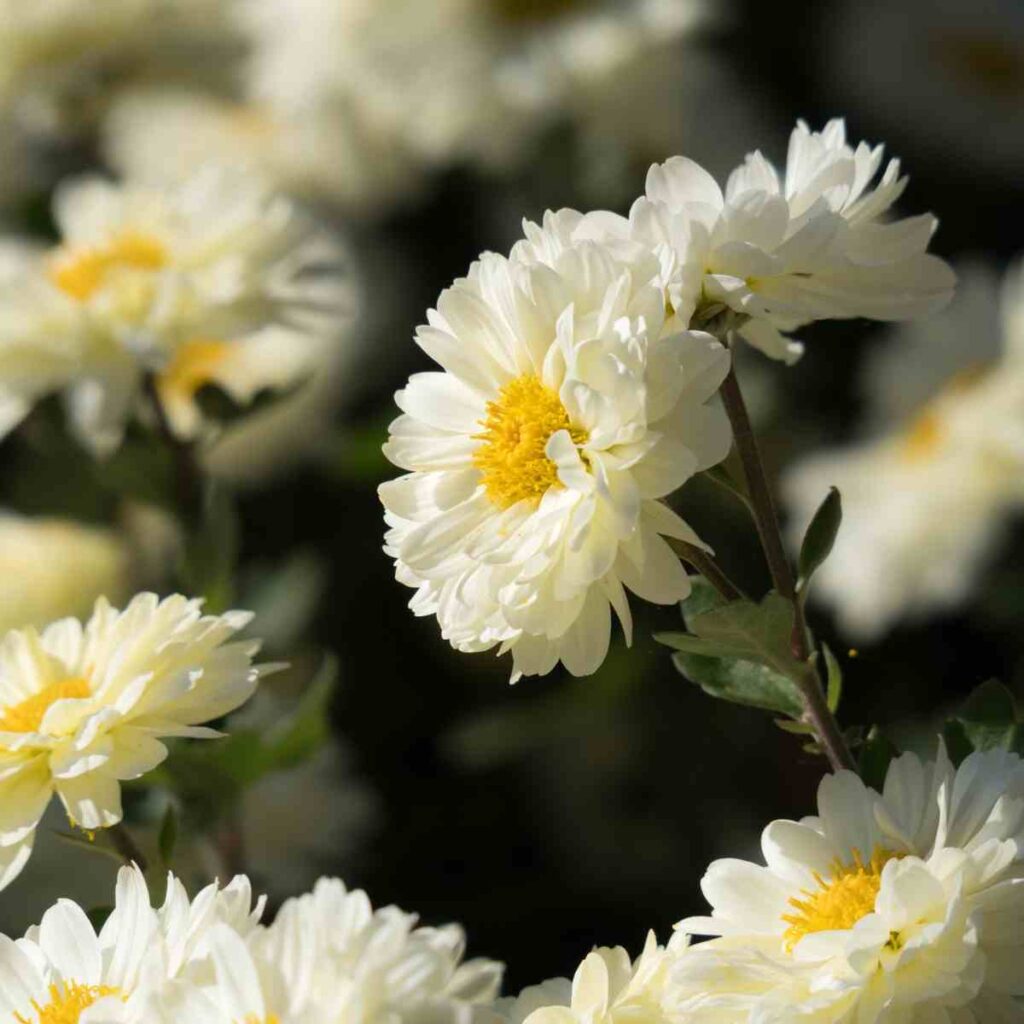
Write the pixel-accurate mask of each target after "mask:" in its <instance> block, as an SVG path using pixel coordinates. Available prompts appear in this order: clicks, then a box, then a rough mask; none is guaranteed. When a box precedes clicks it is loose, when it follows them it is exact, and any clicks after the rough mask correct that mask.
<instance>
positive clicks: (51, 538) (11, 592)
mask: <svg viewBox="0 0 1024 1024" xmlns="http://www.w3.org/2000/svg"><path fill="white" fill-rule="evenodd" d="M128 559H129V550H128V547H127V545H126V544H125V543H124V542H123V541H122V540H120V539H119V538H118V537H116V536H115V535H114V534H113V533H112V532H111V531H109V530H103V529H99V528H96V527H89V526H83V525H82V524H80V523H76V522H73V521H72V520H63V519H28V518H25V517H24V516H16V515H6V514H0V635H2V634H4V633H6V632H7V631H8V630H11V629H20V628H21V627H23V626H35V627H37V628H39V629H41V628H42V627H43V626H45V625H47V623H50V622H53V621H54V620H55V619H62V618H64V617H65V616H67V615H76V616H77V615H83V614H88V612H89V610H90V608H91V607H92V605H93V602H94V601H95V600H96V598H97V597H99V596H100V595H101V594H102V595H106V596H108V597H109V598H110V599H111V600H113V601H119V600H120V599H121V598H122V597H123V596H125V591H126V588H127V586H128V577H129V572H128Z"/></svg>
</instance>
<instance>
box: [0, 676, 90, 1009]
mask: <svg viewBox="0 0 1024 1024" xmlns="http://www.w3.org/2000/svg"><path fill="white" fill-rule="evenodd" d="M91 693H92V690H91V688H90V687H89V684H88V683H87V682H86V681H85V680H84V679H62V680H61V681H60V682H59V683H51V684H50V685H49V686H47V687H45V688H44V689H42V690H40V691H39V692H38V693H34V694H33V695H32V696H31V697H28V698H27V699H25V700H23V701H22V702H21V703H20V704H14V705H12V706H11V707H6V708H0V732H38V731H39V727H40V726H41V725H42V723H43V718H44V717H45V716H46V712H47V711H49V710H50V706H51V705H52V704H56V703H57V701H59V700H73V699H81V698H84V697H88V696H89V695H90V694H91ZM54 1019H56V1018H54ZM75 1019H76V1020H77V1018H75ZM61 1020H63V1018H61Z"/></svg>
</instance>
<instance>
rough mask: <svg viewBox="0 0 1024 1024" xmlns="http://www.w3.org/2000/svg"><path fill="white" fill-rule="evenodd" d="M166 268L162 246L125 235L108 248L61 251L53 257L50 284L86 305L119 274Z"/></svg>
mask: <svg viewBox="0 0 1024 1024" xmlns="http://www.w3.org/2000/svg"><path fill="white" fill-rule="evenodd" d="M166 265H167V250H166V249H165V248H164V246H163V243H161V242H160V241H159V240H158V239H156V238H152V237H150V236H149V235H142V234H138V233H137V232H134V231H126V232H124V234H121V235H118V236H117V237H115V238H113V239H111V241H109V242H107V243H106V244H105V245H93V246H83V247H81V248H74V247H62V248H60V249H57V250H56V252H55V253H54V254H53V256H52V262H51V265H50V280H51V281H53V283H54V284H55V285H56V286H57V287H58V288H60V290H61V291H62V292H64V293H65V294H67V295H70V296H71V298H73V299H76V300H77V301H79V302H85V301H86V300H87V299H89V298H90V297H91V296H92V294H93V293H94V292H95V291H96V290H97V289H99V288H101V287H103V285H104V284H105V283H106V281H107V278H108V277H109V275H110V274H111V273H113V272H115V271H117V270H160V269H161V268H162V267H165V266H166Z"/></svg>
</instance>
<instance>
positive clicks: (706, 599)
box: [679, 576, 729, 632]
mask: <svg viewBox="0 0 1024 1024" xmlns="http://www.w3.org/2000/svg"><path fill="white" fill-rule="evenodd" d="M728 603H729V602H728V601H727V600H726V599H725V598H724V597H722V595H721V594H720V593H719V592H718V591H717V590H715V588H714V587H713V586H712V585H711V584H710V583H708V581H707V580H706V579H704V577H703V576H691V577H690V594H689V596H688V597H687V598H686V599H685V600H683V601H680V602H679V608H680V610H681V611H682V613H683V622H684V623H685V624H686V626H687V628H688V629H691V632H692V627H691V625H690V624H691V622H692V621H693V619H694V618H696V617H697V616H698V615H703V614H704V612H709V611H711V610H712V609H714V608H721V607H722V606H723V605H726V604H728Z"/></svg>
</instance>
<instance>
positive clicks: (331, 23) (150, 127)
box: [106, 0, 711, 212]
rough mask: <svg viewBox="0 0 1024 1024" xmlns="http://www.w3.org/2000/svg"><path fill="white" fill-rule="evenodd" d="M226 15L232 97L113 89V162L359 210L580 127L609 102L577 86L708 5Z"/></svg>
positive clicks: (314, 0)
mask: <svg viewBox="0 0 1024 1024" xmlns="http://www.w3.org/2000/svg"><path fill="white" fill-rule="evenodd" d="M237 10H238V11H239V14H240V23H241V25H242V28H243V32H244V33H245V34H246V36H247V38H248V40H249V43H250V48H251V55H250V60H249V64H248V71H247V75H246V76H245V84H244V87H243V89H242V90H241V92H240V94H237V95H235V96H234V97H233V98H231V99H225V98H224V97H222V96H221V97H217V96H213V95H204V94H203V93H201V92H197V91H191V92H187V91H182V92H178V93H171V94H168V93H165V92H161V91H157V90H144V91H138V92H134V93H132V92H128V93H126V94H125V95H124V97H123V98H122V99H121V100H120V101H119V102H118V103H117V104H115V107H114V109H113V112H112V115H111V118H110V121H109V124H108V126H107V132H106V134H107V147H106V148H107V152H108V153H109V154H110V156H111V159H112V160H113V162H114V164H115V166H117V167H119V168H121V169H122V170H123V171H126V172H127V173H129V174H131V175H133V176H140V177H142V178H147V179H149V180H167V177H168V176H174V175H179V176H180V174H181V173H182V170H183V169H184V168H187V167H189V166H193V167H194V166H195V160H196V159H207V160H213V161H216V162H218V163H221V164H227V165H230V166H243V167H246V168H248V169H249V170H250V171H251V172H262V173H264V174H265V175H267V176H268V177H269V179H270V180H271V181H273V182H274V183H275V184H277V185H280V186H281V187H284V188H288V189H290V190H294V191H297V192H302V193H307V194H308V193H312V194H321V195H324V196H326V197H328V198H331V199H333V200H335V201H338V202H341V203H343V204H346V205H347V206H349V207H352V208H354V209H356V210H357V211H358V212H366V210H367V209H372V208H374V207H377V206H380V205H382V204H386V203H389V202H391V201H393V200H395V199H396V198H400V197H402V196H405V195H407V194H408V193H409V192H410V191H414V190H415V188H416V186H417V184H418V183H419V182H420V181H421V180H422V179H423V178H424V176H425V175H426V174H427V173H428V172H430V171H431V170H433V169H436V168H439V167H447V166H451V165H453V164H460V163H466V162H469V163H478V164H483V165H485V166H486V167H488V168H489V169H492V170H500V171H507V170H508V169H509V168H510V167H512V166H514V165H516V164H517V163H519V162H520V161H522V160H523V159H524V158H526V156H527V155H528V154H529V153H530V152H531V147H530V143H531V142H535V141H537V139H538V138H539V135H540V133H541V131H542V130H543V129H545V128H548V127H550V126H551V125H552V124H555V123H557V122H558V121H559V120H570V121H575V122H577V123H578V124H580V125H581V126H582V127H583V129H584V132H587V131H588V130H589V127H590V126H592V125H598V124H599V123H600V122H601V118H600V116H599V111H600V108H601V107H602V106H603V107H604V109H606V110H611V111H614V104H603V105H601V104H594V103H591V104H588V102H587V96H588V95H589V94H590V93H591V92H593V91H595V90H601V89H606V88H607V87H608V85H609V83H610V82H611V81H613V80H614V79H615V77H616V75H617V74H619V73H620V72H625V73H629V69H630V68H635V67H636V66H637V65H639V64H640V63H642V61H643V59H644V57H645V56H649V55H651V54H656V53H660V52H661V51H663V50H666V49H667V48H669V47H670V46H671V45H672V44H673V42H675V41H676V40H678V39H680V38H683V37H685V36H686V35H687V34H688V33H689V32H690V30H691V29H693V28H694V27H696V26H698V25H700V24H702V23H703V22H704V21H706V20H707V19H708V16H709V13H710V10H711V6H710V5H708V4H707V3H705V2H704V0H624V2H619V3H613V2H593V0H539V2H538V0H528V2H507V0H501V2H497V3H495V2H493V0H436V2H434V3H431V4H423V3H419V2H417V0H393V2H391V3H389V4H388V6H387V9H386V10H382V9H381V7H380V5H379V4H377V3H374V2H372V0H356V2H348V3H342V2H339V0H240V2H239V3H238V4H237ZM618 123H619V124H621V123H622V122H621V120H620V121H619V122H618ZM628 137H630V135H629V133H627V134H626V135H624V138H628Z"/></svg>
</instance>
